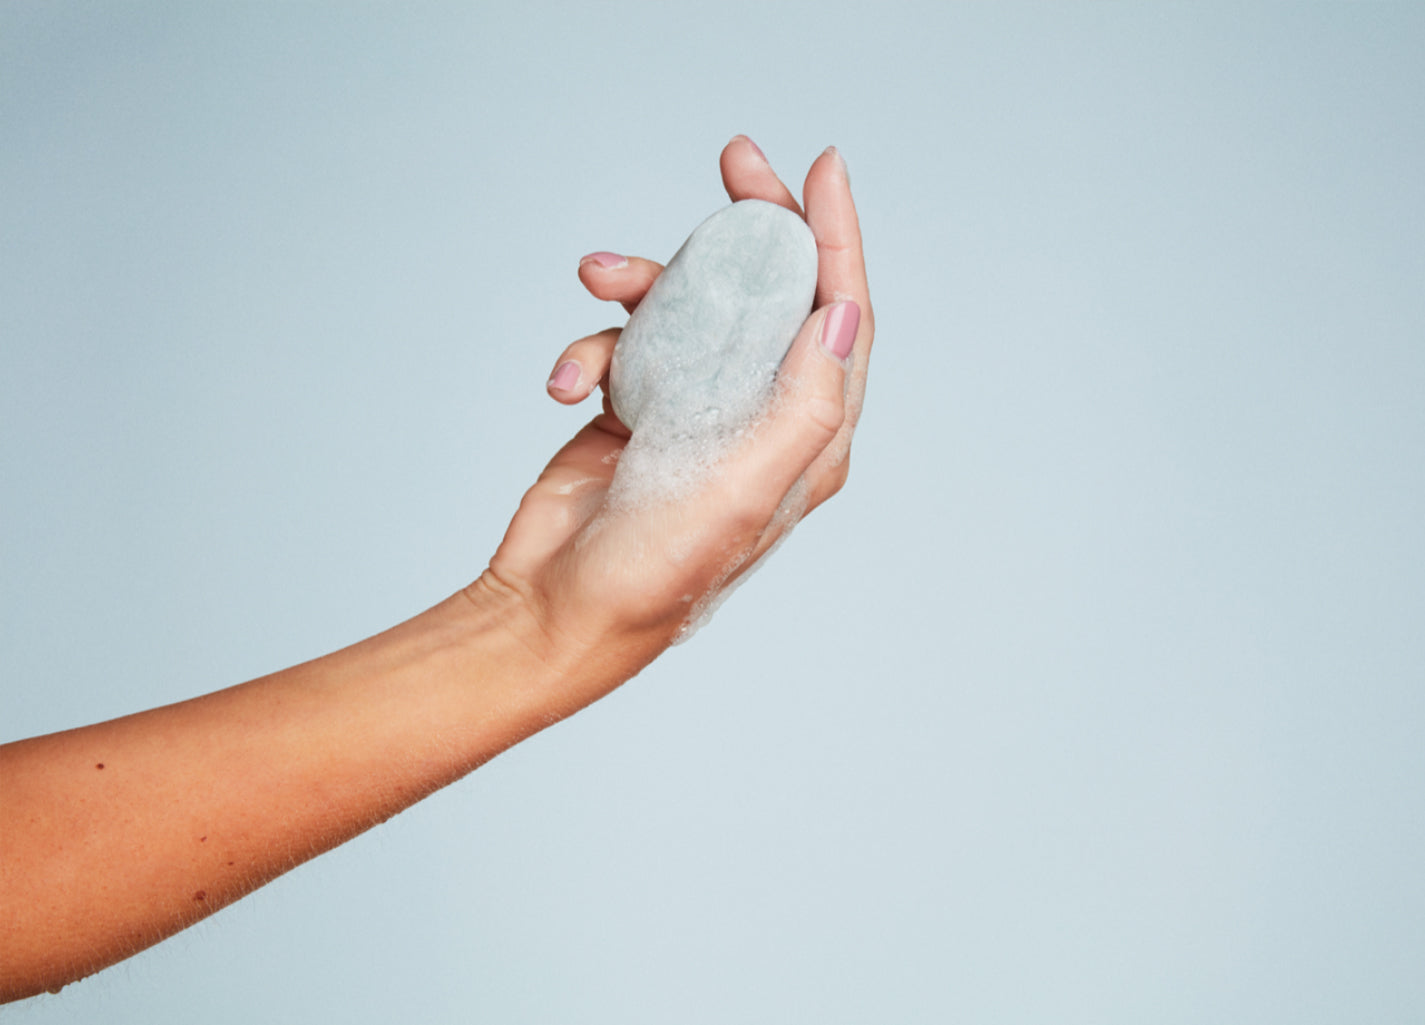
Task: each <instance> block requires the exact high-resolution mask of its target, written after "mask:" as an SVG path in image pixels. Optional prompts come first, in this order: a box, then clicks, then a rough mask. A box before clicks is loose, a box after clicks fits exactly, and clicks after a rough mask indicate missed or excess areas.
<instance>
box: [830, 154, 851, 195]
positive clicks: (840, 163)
mask: <svg viewBox="0 0 1425 1025" xmlns="http://www.w3.org/2000/svg"><path fill="white" fill-rule="evenodd" d="M825 152H826V155H827V156H830V157H833V158H835V160H836V167H837V169H838V170H839V171H840V172H841V177H843V178H845V179H846V184H847V185H850V184H851V173H850V172H849V171H847V170H846V158H845V157H843V156H842V155H841V151H840V150H839V149H837V148H836V147H835V146H828V147H826V151H825Z"/></svg>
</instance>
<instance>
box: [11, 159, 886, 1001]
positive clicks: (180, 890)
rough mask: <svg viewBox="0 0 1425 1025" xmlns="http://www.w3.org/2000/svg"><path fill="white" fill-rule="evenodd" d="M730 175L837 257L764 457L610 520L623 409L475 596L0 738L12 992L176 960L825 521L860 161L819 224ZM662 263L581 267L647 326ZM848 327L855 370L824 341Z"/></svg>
mask: <svg viewBox="0 0 1425 1025" xmlns="http://www.w3.org/2000/svg"><path fill="white" fill-rule="evenodd" d="M721 170H722V177H723V182H724V184H725V185H726V187H727V191H728V194H729V195H730V196H731V197H732V198H733V199H734V200H738V199H748V198H758V199H766V200H769V201H772V202H777V203H781V204H782V205H784V206H786V207H788V208H789V209H792V210H794V211H796V212H797V213H798V214H803V216H805V217H806V220H807V223H808V224H809V225H810V227H811V229H812V231H813V234H814V235H815V236H816V239H817V245H818V252H819V268H818V286H817V298H816V303H815V309H814V310H813V313H812V314H811V316H810V317H809V319H808V320H807V322H806V324H805V326H804V327H803V329H802V331H801V333H800V335H799V336H798V338H797V341H796V342H795V343H794V344H793V346H792V349H791V351H790V352H789V354H788V356H787V359H786V361H785V362H784V364H783V367H782V370H781V373H780V375H779V386H780V389H781V392H782V394H781V395H780V397H779V400H778V402H777V403H776V404H775V406H774V411H773V412H772V413H771V415H769V417H768V418H767V419H766V420H765V421H764V423H763V424H762V425H761V427H759V429H758V430H757V432H756V433H755V436H754V437H753V438H752V439H751V441H750V442H749V443H748V444H747V445H745V446H744V447H743V448H741V449H739V450H738V451H736V452H734V453H732V454H731V455H729V456H728V457H727V458H726V459H725V460H724V461H723V462H722V463H721V464H720V465H719V466H718V468H717V470H716V472H714V473H713V474H712V475H711V476H710V478H709V479H708V480H707V481H706V482H705V483H704V484H703V485H702V486H701V487H700V488H699V489H697V490H695V491H694V492H692V493H690V494H686V495H683V496H680V497H679V498H678V499H677V501H676V502H671V503H668V504H665V505H663V506H661V507H653V508H649V507H643V508H639V509H637V510H629V509H620V508H615V507H611V506H609V505H608V504H606V503H605V502H604V497H605V495H606V493H607V491H608V487H609V483H610V481H611V480H612V476H613V471H614V466H615V463H616V454H617V453H618V452H619V451H620V450H621V449H622V447H623V446H624V444H625V443H626V441H627V440H628V437H629V434H628V431H627V429H625V428H624V426H623V425H622V424H621V423H619V421H618V420H617V418H615V417H614V415H613V414H612V412H611V411H610V410H609V406H608V400H607V398H605V399H604V409H603V412H602V413H600V414H599V415H598V416H596V417H595V418H594V419H593V421H592V422H591V423H589V424H588V425H587V426H586V427H584V428H583V429H582V430H581V431H580V432H579V433H578V434H577V435H575V437H574V438H573V439H572V440H571V441H570V442H569V443H568V444H567V445H566V446H564V448H563V449H561V450H560V451H559V453H558V454H556V455H555V457H554V458H553V460H551V462H550V463H549V465H548V466H547V467H546V468H545V470H544V472H543V473H542V474H541V475H540V477H539V479H538V481H537V482H536V483H535V484H534V486H533V487H532V488H530V490H529V491H528V492H527V493H526V494H525V496H524V498H523V500H522V501H521V503H520V506H519V510H518V512H517V513H516V515H515V517H514V519H513V520H512V522H511V523H510V526H509V529H508V531H507V532H506V534H505V537H504V540H503V541H502V543H501V544H500V546H499V549H498V550H497V551H496V553H495V555H494V557H493V558H492V559H491V561H490V565H489V568H488V569H486V570H485V572H484V573H482V574H481V575H480V577H479V579H477V580H476V581H475V582H474V583H472V584H471V585H470V586H469V587H467V588H466V589H465V590H463V591H462V592H460V593H459V594H456V595H453V596H452V597H450V598H448V599H446V600H445V601H443V602H441V603H440V604H439V605H436V606H435V607H434V608H431V609H429V610H427V611H426V612H423V613H421V614H420V615H418V616H416V617H414V618H413V619H411V620H408V621H407V622H405V623H402V624H401V625H399V626H396V627H394V628H392V629H391V630H388V631H386V632H384V633H382V634H379V635H377V636H375V637H372V638H369V639H368V640H365V641H362V642H360V643H358V644H355V645H353V646H351V647H349V648H345V649H343V650H341V651H338V652H335V653H333V654H331V655H327V656H326V657H324V658H320V659H317V660H315V661H313V662H308V663H305V664H303V665H299V666H295V667H293V668H291V669H286V670H283V671H281V672H278V673H274V674H272V675H270V676H266V677H262V678H260V679H257V680H253V681H250V682H248V683H244V684H240V685H238V686H236V687H230V688H228V689H226V690H221V691H217V692H215V693H212V694H207V695H204V696H202V697H198V698H194V699H192V700H190V701H185V702H181V703H179V704H176V705H169V706H166V707H163V708H157V709H152V710H150V711H147V712H141V713H139V714H137V715H131V716H127V717H124V718H121V719H116V720H112V721H109V722H104V723H98V724H96V725H93V726H86V727H83V728H80V729H74V730H68V731H65V732H62V733H56V734H50V735H48V736H42V737H35V738H31V739H28V740H22V741H17V742H15V743H12V744H7V745H4V746H0V780H3V786H0V1000H6V1001H8V1000H15V999H20V998H23V997H27V996H32V995H34V994H36V993H40V992H42V991H46V990H49V991H56V990H58V989H59V988H60V987H61V986H63V985H65V984H66V983H69V982H72V981H74V980H76V979H79V978H83V977H84V976H86V975H88V974H91V973H92V972H95V971H98V970H99V969H101V968H103V967H105V966H107V965H110V964H113V963H114V962H116V961H119V960H122V959H123V958H125V957H128V956H131V955H132V954H135V953H137V952H138V951H140V950H142V949H144V948H145V947H148V946H150V945H152V944H154V943H157V942H158V941H159V940H162V939H164V938H165V937H167V936H170V935H172V934H173V933H175V932H178V931H179V930H181V929H183V928H185V927H187V926H189V925H192V924H193V923H194V922H197V921H199V920H201V919H202V918H204V917H206V916H208V915H210V914H212V913H213V912H214V911H216V910H217V909H218V908H220V907H223V906H225V905H227V904H230V903H232V902H233V901H235V900H237V899H238V898H240V897H242V896H243V895H244V894H246V893H250V892H251V891H252V890H254V889H256V888H257V887H259V886H261V885H262V884H264V883H266V882H267V881H269V880H271V879H273V878H275V877H276V876H278V875H280V874H282V873H283V872H285V871H287V870H288V869H290V868H293V867H294V866H296V865H297V864H300V863H301V862H303V861H305V860H307V859H308V858H311V857H314V856H315V855H317V854H320V853H322V852H324V851H326V850H329V849H331V848H332V847H335V846H336V845H338V844H340V843H342V842H344V841H346V840H348V839H350V838H351V837H353V836H355V835H357V834H358V833H361V832H363V831H365V830H366V829H369V828H370V827H372V826H374V825H376V824H377V823H379V822H382V821H385V820H386V819H388V818H390V817H391V816H392V815H395V814H396V813H397V812H399V811H401V810H402V809H404V808H406V807H409V806H410V805H411V804H413V803H415V802H416V801H418V800H420V799H421V798H422V797H424V796H426V795H427V794H430V793H432V792H433V791H435V790H437V789H439V788H441V787H443V786H446V785H447V784H449V783H451V782H453V781H455V780H457V779H459V778H461V777H462V776H464V775H465V774H467V773H469V772H470V771H472V770H473V769H475V768H477V767H478V766H480V765H481V764H483V763H484V762H486V761H488V760H489V759H491V758H493V757H494V756H495V755H497V754H499V753H500V752H501V751H503V750H505V749H506V748H508V747H510V746H511V745H513V744H516V743H518V742H519V741H520V740H523V739H524V738H526V737H528V736H530V735H531V734H533V733H536V732H538V731H539V730H541V729H543V728H544V727H546V726H548V725H550V724H552V723H554V722H557V721H558V720H560V719H562V718H564V717H565V716H568V715H570V714H572V713H573V712H575V711H577V710H579V709H580V708H583V707H584V706H586V705H588V704H590V703H591V702H593V701H596V700H597V699H598V698H600V697H602V696H603V695H605V694H607V693H609V692H610V691H612V690H613V689H614V688H616V687H618V686H619V685H620V684H622V683H623V682H624V681H626V680H628V679H629V678H631V677H632V676H634V675H635V674H636V673H638V672H639V670H641V669H642V668H643V667H644V666H645V665H647V664H648V663H649V662H650V661H652V660H653V659H654V658H655V657H656V656H657V655H658V654H659V653H660V652H662V651H663V650H664V649H665V648H666V647H667V646H668V645H669V644H670V643H671V642H672V641H673V640H674V639H675V637H676V636H677V634H678V632H679V630H680V628H681V627H682V626H683V624H684V622H685V620H686V618H687V616H688V612H689V603H688V596H689V595H699V596H701V595H705V594H707V593H708V592H709V591H710V590H712V589H713V588H714V587H715V586H716V585H717V584H718V583H719V582H720V581H721V579H722V578H723V577H724V576H725V573H726V569H727V566H728V565H729V559H730V557H735V558H741V559H743V560H744V561H743V562H742V563H741V565H742V566H743V567H745V566H748V565H751V564H752V563H753V562H754V561H755V560H756V558H757V557H758V556H760V555H761V554H762V553H764V552H765V551H766V550H767V549H768V548H769V547H770V546H771V545H772V544H774V543H775V541H776V540H777V534H778V532H779V530H780V529H781V523H782V522H783V521H780V520H778V518H777V517H776V515H775V514H776V512H777V510H778V507H779V506H780V505H781V504H782V503H783V500H784V499H785V498H786V496H787V493H788V492H789V491H790V490H791V489H792V488H793V486H794V485H797V484H798V483H799V482H800V484H801V486H802V487H803V488H804V489H805V495H806V502H807V509H808V511H809V510H810V509H812V508H815V507H816V506H817V505H819V504H821V503H822V502H824V501H825V500H826V499H828V498H830V497H831V496H832V495H833V494H835V493H836V492H837V491H839V490H840V489H841V487H842V485H843V484H844V483H845V480H846V473H847V468H848V462H847V453H848V451H849V447H850V439H851V435H852V432H853V431H854V429H855V420H856V416H857V413H858V412H859V409H860V401H861V395H862V392H863V390H864V386H865V367H866V362H867V357H868V356H869V353H870V348H871V341H872V336H873V333H874V326H873V319H872V314H871V305H870V299H869V295H868V293H867V287H866V276H865V269H864V264H863V261H862V255H861V240H860V232H859V228H858V226H857V220H856V211H855V207H854V205H853V203H852V200H851V193H850V188H849V185H848V183H847V179H846V172H845V165H844V164H843V162H842V160H841V157H840V156H839V155H838V154H837V153H836V151H835V150H828V151H827V152H826V153H823V154H822V155H821V156H820V157H819V158H818V159H817V160H816V161H815V162H814V163H813V165H812V167H811V169H810V171H809V173H808V175H807V178H806V183H805V186H804V190H803V199H804V202H805V212H804V213H803V207H802V206H801V205H800V204H798V203H797V201H796V200H795V198H794V197H793V196H792V194H791V192H790V191H789V190H788V189H787V188H786V186H785V185H783V184H782V182H781V181H780V179H778V177H777V176H776V174H775V173H774V172H773V171H772V169H771V167H770V166H769V165H768V164H767V162H766V160H765V158H764V157H763V156H762V155H761V151H760V150H758V149H757V147H756V146H755V145H753V144H752V142H751V141H750V140H748V139H746V138H745V137H743V136H738V137H736V138H734V139H733V140H732V141H731V142H730V143H729V144H728V145H727V147H726V148H725V149H724V150H723V153H722V158H721ZM660 270H661V268H660V267H659V265H658V264H656V263H653V262H651V261H648V260H643V259H639V258H636V257H630V258H628V259H627V260H626V261H625V262H624V263H622V264H616V265H615V266H612V267H605V266H603V265H602V264H600V263H599V261H597V260H588V259H586V260H585V261H584V262H582V263H581V265H580V267H579V277H580V280H581V281H582V282H583V283H584V285H585V286H586V287H587V288H588V289H589V291H590V292H592V293H593V294H594V295H595V296H597V297H599V298H602V299H607V300H611V301H616V302H620V303H622V304H623V305H624V306H625V308H627V309H632V308H633V307H634V306H635V305H637V303H638V301H639V300H640V299H641V298H642V297H643V295H644V293H645V292H647V290H648V287H649V285H650V284H651V283H652V281H653V280H654V278H656V277H657V275H658V272H659V271H660ZM848 301H849V302H853V303H854V304H855V308H854V309H853V308H850V307H839V306H838V304H840V303H844V302H848ZM838 310H839V312H837V313H836V316H834V317H831V318H830V319H831V323H832V327H833V328H835V326H836V323H837V322H838V321H840V322H841V323H843V324H847V323H849V324H850V325H851V327H850V331H854V337H855V342H854V349H853V351H852V353H851V354H850V357H849V358H848V359H846V360H842V359H839V358H837V356H836V355H835V354H834V353H833V352H832V351H830V349H829V346H830V347H831V348H834V343H835V337H834V336H835V335H836V331H835V330H833V331H831V332H830V336H827V334H826V332H825V330H824V329H825V328H826V326H827V321H828V315H829V314H831V313H833V312H834V311H838ZM858 312H859V321H858V320H857V316H856V315H857V313H858ZM617 335H618V332H617V331H616V330H611V331H603V332H600V333H598V334H595V335H591V336H589V337H587V338H583V339H580V340H579V341H577V342H574V343H573V344H572V345H570V346H569V347H568V348H567V349H566V350H565V352H564V354H563V355H562V356H561V357H560V359H559V360H558V361H556V367H558V366H562V365H563V364H565V363H566V362H571V361H572V362H573V363H575V364H576V365H577V366H578V368H579V373H578V377H577V379H576V380H575V381H574V383H573V384H572V385H571V386H570V387H567V388H561V387H556V386H554V385H553V384H551V385H550V388H549V390H550V394H551V395H552V396H553V397H554V398H555V399H557V400H558V401H560V402H564V403H575V402H579V401H582V400H583V399H585V398H586V397H588V395H589V394H590V393H591V392H592V391H593V390H594V389H595V387H597V386H598V385H599V383H600V382H601V381H603V380H604V378H605V376H606V374H607V371H608V365H609V360H610V357H611V354H612V351H613V345H614V342H615V340H616V339H617ZM847 337H848V338H849V337H850V332H849V331H848V334H847ZM848 366H849V367H850V368H851V371H850V374H849V379H848V374H847V367H848ZM565 376H566V377H567V376H568V375H567V372H566V375H565Z"/></svg>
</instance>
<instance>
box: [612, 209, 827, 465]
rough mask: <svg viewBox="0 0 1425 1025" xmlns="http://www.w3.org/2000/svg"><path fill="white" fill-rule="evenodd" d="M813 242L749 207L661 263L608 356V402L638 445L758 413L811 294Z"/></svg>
mask: <svg viewBox="0 0 1425 1025" xmlns="http://www.w3.org/2000/svg"><path fill="white" fill-rule="evenodd" d="M816 263H817V256H816V240H815V239H814V238H813V237H812V233H811V229H809V228H808V227H807V226H806V223H805V222H804V221H803V220H802V219H801V218H800V217H798V216H797V215H796V214H794V213H792V212H791V211H790V210H787V209H785V208H784V207H780V206H777V205H776V204H775V203H767V202H763V201H762V200H760V199H745V200H743V201H741V202H739V203H733V204H732V205H731V206H729V207H724V208H723V209H722V210H719V211H718V212H717V213H715V214H713V215H712V216H711V217H709V218H708V219H707V220H706V221H704V222H703V223H702V224H701V225H699V226H698V228H697V230H696V231H694V232H693V233H692V234H691V235H690V236H688V240H687V241H686V242H684V243H683V247H682V248H681V249H679V250H678V252H677V253H676V254H675V255H674V256H673V259H671V260H669V261H668V266H667V267H666V268H664V270H663V273H662V274H660V275H659V276H658V278H657V280H655V281H654V282H653V287H652V288H650V289H649V290H648V294H647V295H646V296H645V297H644V299H643V301H642V302H641V303H639V304H638V306H637V307H636V308H635V309H634V311H633V315H632V316H631V317H629V319H628V324H627V326H625V327H624V329H623V333H622V334H621V335H620V336H619V340H618V344H617V345H616V346H615V348H614V355H613V365H612V367H611V368H610V371H609V397H610V399H611V401H612V402H613V407H614V412H615V413H616V414H617V415H618V418H619V419H620V420H622V421H623V422H624V423H625V424H626V425H627V426H628V427H629V428H630V429H632V430H633V431H634V432H635V433H636V434H641V435H645V436H646V435H649V434H657V435H662V436H664V437H667V438H669V439H672V438H677V437H691V436H703V435H708V434H715V433H720V432H723V431H725V430H728V429H736V428H737V427H740V426H743V425H745V424H747V423H749V422H751V421H752V420H753V419H755V418H756V417H757V416H758V414H760V413H761V411H762V409H763V407H764V405H765V404H766V401H767V397H768V395H769V394H770V393H771V388H772V381H773V379H774V378H775V377H776V374H777V367H778V366H779V365H780V364H781V362H782V357H783V356H785V355H786V354H787V349H789V348H790V347H791V344H792V342H793V340H795V338H796V336H797V332H798V331H799V330H800V329H801V326H802V323H803V322H804V321H805V320H806V318H807V314H808V313H810V312H811V304H812V299H813V297H814V295H815V292H816Z"/></svg>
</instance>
